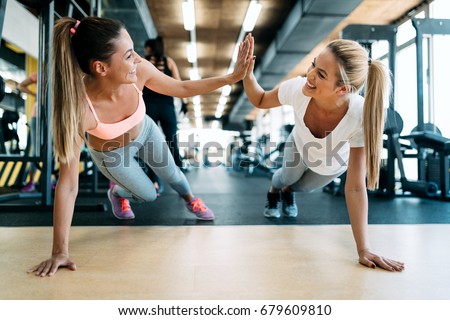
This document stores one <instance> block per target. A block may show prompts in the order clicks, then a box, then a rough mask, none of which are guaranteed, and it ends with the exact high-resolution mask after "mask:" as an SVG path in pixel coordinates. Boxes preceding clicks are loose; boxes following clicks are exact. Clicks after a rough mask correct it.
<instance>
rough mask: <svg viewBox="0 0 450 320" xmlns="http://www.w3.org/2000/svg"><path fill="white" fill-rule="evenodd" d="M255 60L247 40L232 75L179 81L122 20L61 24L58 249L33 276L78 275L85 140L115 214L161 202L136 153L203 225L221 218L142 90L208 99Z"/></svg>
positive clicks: (56, 96) (55, 123)
mask: <svg viewBox="0 0 450 320" xmlns="http://www.w3.org/2000/svg"><path fill="white" fill-rule="evenodd" d="M251 59H252V57H251V56H250V55H249V42H248V41H247V40H246V41H244V42H243V43H242V44H241V45H240V50H239V55H238V59H237V62H236V66H235V69H234V71H233V73H231V74H227V75H225V76H220V77H213V78H208V79H202V80H196V81H178V80H175V79H174V78H171V77H168V76H166V75H165V74H163V73H162V72H160V71H159V70H158V69H156V68H155V67H154V66H153V64H152V63H151V62H149V61H147V60H145V59H142V58H141V57H140V56H139V55H138V54H137V53H136V52H135V51H134V49H133V41H132V39H131V37H130V35H129V34H128V32H127V31H126V29H125V27H124V25H123V24H122V23H121V22H120V21H116V20H111V19H106V18H97V17H86V18H83V19H82V20H81V21H77V20H75V19H72V18H60V19H59V20H57V21H56V23H55V27H54V36H53V79H52V84H53V119H52V127H53V136H54V152H55V157H56V158H57V159H58V160H59V161H60V174H59V179H58V184H57V186H56V190H55V200H54V212H53V216H54V219H53V224H54V225H53V248H52V255H51V257H50V258H49V259H47V260H45V261H43V262H41V263H40V264H38V265H36V266H34V267H33V268H31V269H30V270H29V272H33V273H35V275H37V276H42V277H43V276H51V275H53V274H55V273H56V272H57V270H58V268H61V267H65V268H69V269H71V270H75V269H76V265H75V263H74V262H72V261H71V260H70V258H69V231H70V226H71V222H72V216H73V211H74V206H75V200H76V197H77V193H78V175H79V171H78V170H79V169H78V168H79V159H80V153H81V148H82V146H83V144H84V143H85V142H86V143H87V145H88V147H89V151H90V153H91V156H92V159H93V161H94V162H95V163H96V165H97V167H98V168H99V170H100V171H101V172H102V173H103V174H104V175H105V176H106V177H107V178H108V179H109V180H110V181H112V183H111V187H110V189H109V190H108V198H109V199H110V201H111V204H112V207H113V213H114V214H115V215H116V216H117V214H118V213H120V214H121V217H122V218H130V216H126V213H125V215H124V212H123V211H126V209H127V206H128V208H129V203H128V200H136V201H140V202H143V201H153V200H155V199H156V191H155V188H154V185H153V183H152V181H151V180H150V179H149V178H148V177H147V175H146V174H145V173H144V171H143V170H142V168H141V167H140V166H139V164H138V163H137V161H136V160H135V158H134V157H135V155H136V156H138V157H139V158H140V159H142V160H143V161H144V162H146V163H147V164H148V165H149V166H150V167H151V168H152V169H153V170H154V171H155V173H156V174H157V175H158V176H159V177H161V178H162V179H163V180H164V181H165V182H167V183H168V184H169V185H170V186H171V187H172V188H173V189H174V190H176V191H177V192H178V193H179V194H180V196H181V197H182V198H183V199H184V200H185V201H186V207H187V209H188V210H189V211H190V212H192V213H193V214H195V215H196V216H197V218H198V219H203V220H212V219H214V213H213V212H212V211H211V210H210V209H209V208H208V207H206V205H205V204H204V203H203V201H202V200H200V199H199V198H198V197H195V196H194V195H193V194H192V192H191V190H190V187H189V184H188V182H187V180H186V178H185V176H184V174H183V173H182V172H181V170H180V169H179V167H177V166H176V165H175V163H174V160H173V157H172V155H171V153H170V151H169V148H168V146H167V143H166V142H165V139H164V137H163V135H162V133H161V131H160V129H159V128H158V126H157V125H156V124H155V123H154V122H153V120H151V119H150V118H149V117H148V116H147V115H146V114H145V105H144V101H143V99H142V89H143V88H144V86H146V87H148V88H150V89H152V90H154V91H156V92H160V93H163V94H166V95H169V96H176V97H180V98H183V97H189V96H194V95H199V94H203V93H206V92H209V91H212V90H215V89H217V88H220V87H222V86H224V85H227V84H232V83H235V82H237V81H239V80H242V79H243V78H244V77H245V74H246V71H247V68H248V66H249V63H250V60H251ZM85 133H87V134H88V135H87V136H88V138H87V139H85ZM130 211H131V210H130ZM131 214H132V212H131Z"/></svg>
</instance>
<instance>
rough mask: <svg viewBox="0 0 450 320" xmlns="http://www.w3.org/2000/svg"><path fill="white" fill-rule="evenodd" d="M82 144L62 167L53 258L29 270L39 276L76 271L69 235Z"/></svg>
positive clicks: (80, 142) (56, 194)
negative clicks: (68, 270)
mask: <svg viewBox="0 0 450 320" xmlns="http://www.w3.org/2000/svg"><path fill="white" fill-rule="evenodd" d="M82 144H83V142H82V141H81V139H79V141H78V144H77V150H76V157H75V158H74V159H72V160H71V161H70V162H69V163H61V165H60V169H59V179H58V183H57V185H56V190H55V201H54V208H53V249H52V256H51V258H50V259H48V260H46V261H43V262H41V263H40V264H39V265H36V266H35V267H34V268H32V269H30V270H29V272H34V273H35V274H36V275H37V276H41V277H44V276H52V275H53V274H55V273H56V272H57V270H58V268H60V267H66V268H69V269H71V270H75V269H76V265H75V263H73V262H72V261H70V259H69V234H70V226H71V224H72V217H73V211H74V207H75V200H76V198H77V194H78V177H79V158H80V154H81V146H82Z"/></svg>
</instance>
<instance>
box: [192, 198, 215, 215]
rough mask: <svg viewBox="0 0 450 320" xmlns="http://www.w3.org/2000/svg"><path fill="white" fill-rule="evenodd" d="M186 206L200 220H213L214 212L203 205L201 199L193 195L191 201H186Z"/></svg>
mask: <svg viewBox="0 0 450 320" xmlns="http://www.w3.org/2000/svg"><path fill="white" fill-rule="evenodd" d="M186 208H188V210H189V211H190V212H192V213H193V214H195V215H196V216H197V218H198V219H200V220H214V212H212V210H211V209H209V208H208V207H207V206H205V203H204V202H203V200H202V199H200V198H198V197H195V198H194V199H192V201H191V202H188V203H186Z"/></svg>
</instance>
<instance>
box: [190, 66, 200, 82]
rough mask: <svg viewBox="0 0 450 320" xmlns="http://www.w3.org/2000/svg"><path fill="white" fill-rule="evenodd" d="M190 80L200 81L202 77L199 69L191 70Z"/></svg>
mask: <svg viewBox="0 0 450 320" xmlns="http://www.w3.org/2000/svg"><path fill="white" fill-rule="evenodd" d="M189 78H190V79H191V80H198V79H200V75H199V74H198V69H197V68H192V69H191V70H189Z"/></svg>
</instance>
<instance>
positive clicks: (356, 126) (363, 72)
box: [244, 35, 404, 271]
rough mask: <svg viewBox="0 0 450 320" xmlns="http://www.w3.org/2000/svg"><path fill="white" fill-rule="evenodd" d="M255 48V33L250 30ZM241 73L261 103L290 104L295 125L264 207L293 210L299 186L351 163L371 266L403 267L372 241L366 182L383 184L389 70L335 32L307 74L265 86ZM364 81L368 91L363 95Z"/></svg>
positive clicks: (355, 210) (360, 236)
mask: <svg viewBox="0 0 450 320" xmlns="http://www.w3.org/2000/svg"><path fill="white" fill-rule="evenodd" d="M248 38H249V41H250V43H251V50H252V51H251V52H252V54H253V45H254V40H253V37H252V36H251V35H248ZM253 68H254V60H253V63H251V64H250V66H249V71H250V72H247V76H246V77H245V78H244V88H245V92H246V94H247V97H248V99H249V100H250V101H251V102H252V104H254V105H255V106H256V107H257V108H260V109H269V108H273V107H277V106H281V105H291V106H292V107H293V109H294V114H295V126H294V129H293V130H292V133H291V135H290V136H289V138H288V140H287V142H286V145H285V150H284V159H283V167H282V168H281V169H278V170H277V171H276V172H275V174H274V175H273V178H272V185H271V187H270V190H269V192H268V193H267V203H266V206H265V210H264V215H265V216H266V217H269V218H278V217H280V216H281V213H280V207H281V211H282V212H283V214H284V215H285V216H288V217H296V216H297V206H296V204H295V197H294V192H311V191H313V190H315V189H318V188H321V187H323V186H325V185H327V184H328V183H329V182H331V181H333V180H334V179H335V178H336V177H338V176H339V175H341V174H342V173H343V172H345V171H347V179H346V184H345V199H346V202H347V208H348V213H349V217H350V222H351V225H352V230H353V235H354V238H355V241H356V247H357V250H358V255H359V262H360V263H361V264H363V265H365V266H367V267H371V268H375V267H376V266H379V267H381V268H383V269H386V270H390V271H402V270H403V269H404V264H403V263H402V262H398V261H395V260H391V259H387V258H384V257H381V256H379V255H376V254H374V253H372V252H371V250H370V249H369V237H368V199H367V192H366V177H367V187H368V188H369V189H371V190H373V189H375V188H376V186H377V184H378V176H379V164H380V154H381V149H382V135H383V124H384V108H385V106H387V104H388V99H389V94H390V86H391V81H390V73H389V70H388V69H387V68H386V67H385V66H384V64H383V63H382V62H380V61H375V60H374V61H371V60H370V58H369V56H368V54H367V51H366V50H365V49H364V48H363V47H362V46H361V45H359V44H358V43H357V42H355V41H350V40H335V41H332V42H330V43H329V44H328V45H327V46H326V48H325V49H324V50H323V51H322V52H321V53H320V54H319V55H318V56H317V57H315V58H314V60H313V61H312V63H311V66H310V67H309V69H308V71H307V74H306V77H297V78H293V79H290V80H287V81H285V82H283V83H281V85H280V86H279V87H277V88H275V89H273V90H270V91H264V89H262V88H261V86H260V85H259V84H258V83H257V81H256V79H255V77H254V75H253V72H252V71H253ZM364 86H365V87H366V88H367V89H366V92H365V99H364V98H363V97H361V96H360V95H358V92H360V91H361V89H362V88H363V87H364Z"/></svg>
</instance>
